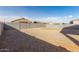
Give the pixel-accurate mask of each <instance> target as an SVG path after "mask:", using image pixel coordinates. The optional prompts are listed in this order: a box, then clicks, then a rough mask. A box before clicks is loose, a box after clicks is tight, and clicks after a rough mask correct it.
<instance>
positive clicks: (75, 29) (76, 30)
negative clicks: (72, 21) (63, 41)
mask: <svg viewBox="0 0 79 59" xmlns="http://www.w3.org/2000/svg"><path fill="white" fill-rule="evenodd" d="M61 33H62V34H63V35H64V36H66V37H67V38H69V39H70V40H71V41H72V42H73V43H75V44H76V45H78V46H79V41H78V40H76V39H75V38H73V37H71V36H69V35H68V34H73V35H79V25H73V26H69V27H65V28H63V29H62V30H61Z"/></svg>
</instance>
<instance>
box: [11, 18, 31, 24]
mask: <svg viewBox="0 0 79 59" xmlns="http://www.w3.org/2000/svg"><path fill="white" fill-rule="evenodd" d="M12 22H14V23H32V21H30V20H28V19H26V18H20V19H16V20H14V21H12Z"/></svg>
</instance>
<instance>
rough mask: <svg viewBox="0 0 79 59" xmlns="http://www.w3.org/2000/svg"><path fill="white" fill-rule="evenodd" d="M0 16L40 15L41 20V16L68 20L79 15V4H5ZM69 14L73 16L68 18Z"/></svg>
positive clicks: (31, 16)
mask: <svg viewBox="0 0 79 59" xmlns="http://www.w3.org/2000/svg"><path fill="white" fill-rule="evenodd" d="M0 16H26V17H30V18H39V17H40V19H39V20H41V18H43V19H44V18H47V17H49V19H50V17H53V18H54V17H55V18H54V19H56V17H61V19H62V18H63V20H62V21H64V22H66V21H67V22H68V21H69V20H72V19H73V18H78V17H79V7H78V6H5V7H4V6H0ZM69 16H70V17H71V18H67V17H69ZM53 18H52V20H53ZM64 18H67V19H64ZM43 19H42V20H43ZM58 19H59V18H58ZM59 20H60V19H59ZM59 20H58V21H59ZM44 21H45V19H44ZM56 21H57V20H56Z"/></svg>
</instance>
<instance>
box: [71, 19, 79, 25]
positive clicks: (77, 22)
mask: <svg viewBox="0 0 79 59" xmlns="http://www.w3.org/2000/svg"><path fill="white" fill-rule="evenodd" d="M70 24H79V19H75V20H73V21H71V22H70Z"/></svg>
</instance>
